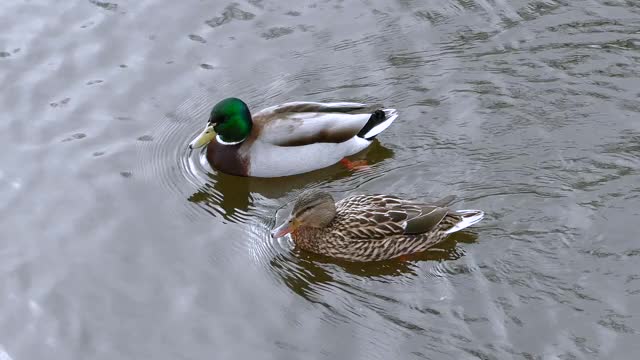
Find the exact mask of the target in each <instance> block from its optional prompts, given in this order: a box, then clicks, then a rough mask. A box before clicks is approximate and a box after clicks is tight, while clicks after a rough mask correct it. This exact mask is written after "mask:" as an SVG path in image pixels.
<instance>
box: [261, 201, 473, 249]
mask: <svg viewBox="0 0 640 360" xmlns="http://www.w3.org/2000/svg"><path fill="white" fill-rule="evenodd" d="M453 199H454V196H448V197H446V198H444V199H442V200H439V201H436V202H433V203H431V204H427V203H418V202H413V201H407V200H402V199H400V198H397V197H395V196H389V195H354V196H350V197H348V198H346V199H343V200H340V201H338V203H335V202H334V200H333V197H331V195H330V194H328V193H326V192H319V191H311V192H305V193H303V194H302V195H301V196H300V197H299V198H298V200H297V201H296V202H295V205H294V207H293V211H292V212H291V215H289V218H288V219H287V220H286V221H285V222H284V224H282V225H281V226H280V227H278V228H277V229H275V230H273V232H272V233H271V236H272V237H282V236H284V235H286V234H289V233H290V234H291V237H292V238H293V241H294V243H295V245H296V246H297V247H300V248H302V249H303V250H306V251H310V252H314V253H317V254H321V255H326V256H331V257H335V258H341V259H344V260H348V261H377V260H385V259H391V258H395V257H399V256H402V255H409V254H413V253H417V252H420V251H424V250H426V249H428V248H430V247H432V246H434V245H436V244H438V243H440V242H442V241H443V240H444V239H445V238H446V237H447V236H448V235H449V234H451V233H453V232H456V231H459V230H462V229H464V228H466V227H469V226H471V225H473V224H475V223H477V222H478V221H480V220H481V219H482V217H483V216H484V212H482V211H481V210H457V211H453V210H450V209H448V208H447V207H446V205H447V204H449V203H450V202H451V201H452V200H453Z"/></svg>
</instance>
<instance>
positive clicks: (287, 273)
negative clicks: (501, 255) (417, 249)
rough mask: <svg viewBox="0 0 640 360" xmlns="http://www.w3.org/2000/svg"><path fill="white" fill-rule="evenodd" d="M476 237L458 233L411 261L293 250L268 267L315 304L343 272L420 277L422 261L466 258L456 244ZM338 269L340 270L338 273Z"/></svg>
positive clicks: (293, 289) (470, 241) (466, 232)
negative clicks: (338, 256)
mask: <svg viewBox="0 0 640 360" xmlns="http://www.w3.org/2000/svg"><path fill="white" fill-rule="evenodd" d="M477 238H478V237H477V235H476V234H475V233H473V232H470V231H461V232H457V233H454V234H451V236H449V238H447V240H445V241H444V242H442V243H440V244H438V245H437V246H436V247H434V248H432V249H430V250H428V251H425V252H422V253H418V254H414V255H412V256H410V257H408V258H407V257H404V258H403V259H402V260H400V259H391V260H385V261H376V262H368V263H354V262H348V261H342V260H338V259H333V258H328V257H324V256H321V255H316V254H313V253H309V252H305V251H300V250H293V251H291V253H289V254H278V255H277V256H275V257H273V258H272V259H271V260H270V262H269V264H270V265H271V267H272V269H273V270H274V272H275V273H276V274H277V275H278V276H279V277H280V278H281V279H282V282H283V283H284V284H285V285H286V286H287V287H289V288H290V289H291V290H292V291H293V292H294V293H296V294H298V295H300V296H302V297H303V298H305V299H307V300H309V301H312V302H316V301H317V297H316V295H317V294H316V291H317V289H318V288H319V287H323V288H326V287H327V286H331V285H332V284H339V283H342V281H341V280H340V279H339V278H337V277H339V276H340V274H341V273H342V272H343V271H344V272H346V273H349V274H351V275H356V276H361V277H368V278H376V279H378V280H382V281H384V280H385V279H386V280H389V281H391V280H390V279H391V278H395V277H399V276H417V272H416V269H417V267H418V263H419V262H421V261H445V260H457V259H459V258H461V257H462V256H463V255H464V251H463V250H462V249H461V248H459V247H457V246H456V245H457V244H458V243H467V244H471V243H474V242H476V240H477ZM336 268H338V269H340V271H336ZM334 274H336V275H337V276H334Z"/></svg>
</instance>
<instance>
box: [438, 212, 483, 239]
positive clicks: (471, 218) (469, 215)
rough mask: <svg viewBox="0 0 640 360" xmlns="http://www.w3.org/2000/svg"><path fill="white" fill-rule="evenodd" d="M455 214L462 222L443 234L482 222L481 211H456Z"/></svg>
mask: <svg viewBox="0 0 640 360" xmlns="http://www.w3.org/2000/svg"><path fill="white" fill-rule="evenodd" d="M456 213H457V214H458V215H461V216H462V221H460V222H459V223H457V224H456V225H455V226H454V227H452V228H451V229H449V230H447V231H445V234H451V233H454V232H456V231H460V230H462V229H466V228H468V227H469V226H471V225H473V224H475V223H477V222H478V221H480V220H482V218H483V217H484V211H482V210H456Z"/></svg>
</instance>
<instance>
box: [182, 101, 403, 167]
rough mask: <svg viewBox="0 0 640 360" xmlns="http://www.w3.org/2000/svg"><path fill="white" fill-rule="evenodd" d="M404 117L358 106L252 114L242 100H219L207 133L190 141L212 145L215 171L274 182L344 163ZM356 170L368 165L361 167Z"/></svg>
mask: <svg viewBox="0 0 640 360" xmlns="http://www.w3.org/2000/svg"><path fill="white" fill-rule="evenodd" d="M397 117H398V112H397V110H396V109H381V108H379V107H374V106H371V105H367V104H362V103H355V102H328V103H323V102H305V101H297V102H288V103H284V104H281V105H276V106H271V107H268V108H265V109H263V110H260V111H258V112H257V113H255V114H253V115H252V114H251V111H250V110H249V107H248V105H247V104H246V103H245V102H244V101H242V100H240V99H239V98H233V97H232V98H226V99H224V100H221V101H220V102H218V103H217V104H216V105H215V106H214V107H213V109H212V110H211V113H210V115H209V118H208V120H207V124H206V125H205V128H204V130H202V132H201V133H200V134H199V135H197V136H196V138H195V139H193V141H191V142H190V143H189V148H190V149H192V150H193V149H198V148H202V147H204V146H206V158H207V161H208V162H209V165H211V167H213V168H214V169H217V170H219V171H222V172H224V173H227V174H231V175H237V176H246V177H263V178H273V177H282V176H289V175H297V174H302V173H306V172H311V171H313V170H317V169H321V168H325V167H328V166H331V165H334V164H336V163H338V162H342V163H343V164H344V165H345V166H347V167H349V165H350V164H349V162H348V160H347V161H345V160H346V157H348V156H351V155H354V154H356V153H358V152H360V151H362V150H364V149H366V148H367V147H368V146H369V145H370V144H371V143H372V142H373V140H374V139H375V138H376V136H377V135H379V134H380V133H381V132H382V131H383V130H385V129H386V128H388V127H389V125H391V123H392V122H393V121H394V120H395V119H396V118H397ZM356 166H362V164H358V165H356Z"/></svg>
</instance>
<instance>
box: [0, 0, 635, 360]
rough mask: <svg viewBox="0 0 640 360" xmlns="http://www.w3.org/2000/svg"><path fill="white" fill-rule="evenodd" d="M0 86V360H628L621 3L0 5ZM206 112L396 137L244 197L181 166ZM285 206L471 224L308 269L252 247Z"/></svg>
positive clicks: (401, 0)
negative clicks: (437, 241)
mask: <svg viewBox="0 0 640 360" xmlns="http://www.w3.org/2000/svg"><path fill="white" fill-rule="evenodd" d="M0 84H2V88H1V89H2V90H1V92H0V94H1V96H0V105H1V106H2V111H1V112H0V120H1V121H0V142H1V143H2V144H3V151H1V152H0V185H1V190H0V234H1V235H2V236H0V359H1V360H8V359H13V360H23V359H42V358H55V359H210V358H215V359H231V358H233V359H238V358H240V359H242V358H248V357H252V358H261V359H298V358H304V359H316V358H328V359H396V358H403V359H404V358H407V359H420V358H427V359H471V358H481V359H505V358H514V359H518V358H523V359H556V358H558V359H574V358H577V359H590V358H593V359H595V358H609V359H631V358H635V356H634V354H637V353H638V351H640V345H638V332H640V314H639V311H638V309H639V308H640V266H639V265H638V259H639V258H638V256H639V255H640V245H638V244H639V243H638V240H639V235H640V231H638V230H637V227H636V226H635V224H634V222H635V221H638V219H639V215H640V206H639V204H640V201H639V200H638V198H639V197H640V176H639V174H640V159H639V156H640V145H639V144H640V3H639V2H638V1H636V0H576V1H565V0H547V1H535V0H514V1H504V0H456V1H454V0H434V1H411V0H398V1H383V0H363V1H298V2H293V1H289V2H283V1H280V2H276V1H267V0H249V1H244V0H241V1H238V2H236V3H225V2H218V1H217V2H213V1H185V2H178V1H118V0H112V1H111V2H102V1H96V0H85V1H71V2H50V1H38V0H32V1H4V2H2V3H0ZM228 96H238V97H241V98H243V99H244V100H245V101H247V103H249V104H250V106H251V108H252V109H254V110H257V109H260V108H263V107H266V106H270V105H274V104H278V103H282V102H286V101H293V100H311V101H361V102H371V103H381V104H384V105H386V106H390V107H394V108H397V109H398V110H399V112H400V117H399V118H398V120H397V121H396V122H395V123H394V124H393V126H392V127H390V128H389V129H388V130H387V131H385V132H384V134H383V135H381V136H380V137H379V141H378V142H376V143H375V144H374V145H373V146H372V147H371V148H369V149H368V150H367V151H366V152H365V153H362V154H359V155H358V156H357V157H360V158H363V159H368V161H369V162H370V163H371V164H372V167H371V168H370V169H369V170H366V171H361V172H355V173H352V172H350V171H348V170H346V169H344V168H342V167H341V166H339V165H336V166H334V167H330V168H327V169H322V170H320V171H317V172H314V173H310V174H306V175H301V176H296V177H291V178H287V179H284V180H283V179H280V180H275V181H274V180H264V179H262V180H260V179H244V178H236V177H233V176H228V175H225V174H221V173H218V172H217V171H215V170H212V169H210V167H209V166H208V165H207V163H206V161H205V160H204V159H203V158H202V156H201V154H199V153H196V152H194V153H190V152H189V151H188V150H187V148H186V145H187V144H188V142H189V141H190V140H191V139H192V137H193V136H194V135H195V134H196V133H197V132H198V131H199V130H200V129H201V127H202V126H203V124H204V122H205V120H206V114H207V112H208V110H209V109H210V107H211V106H212V105H213V104H214V103H215V102H216V101H218V100H220V99H221V98H224V97H228ZM283 161H286V160H285V159H283ZM310 187H318V188H322V189H326V190H329V191H331V192H332V193H333V194H334V195H335V196H336V197H338V198H342V197H345V196H347V195H349V194H354V193H379V192H391V193H394V194H397V195H400V196H404V197H408V198H413V199H419V198H423V199H433V198H436V197H441V196H444V195H448V194H455V195H457V196H458V199H459V201H458V202H457V203H456V204H455V207H456V208H480V209H483V210H485V211H486V214H487V216H486V218H485V220H483V222H481V223H480V224H478V226H475V227H474V229H473V231H470V232H465V233H461V234H456V235H455V236H453V237H452V238H450V239H449V240H448V241H447V242H445V243H444V244H442V246H441V249H440V251H431V252H428V253H425V254H421V255H420V256H418V257H417V258H415V259H413V260H411V261H407V262H398V261H389V262H383V263H377V264H368V265H353V264H348V263H341V262H331V261H328V260H326V259H321V258H317V257H314V256H312V255H309V254H306V253H301V252H299V251H297V250H295V249H292V248H291V244H288V243H286V242H284V241H280V242H278V241H273V240H271V239H270V238H269V236H268V231H269V229H270V228H271V227H272V226H273V225H274V224H275V223H276V222H277V221H279V220H281V219H282V217H283V216H285V215H286V210H287V209H289V206H290V203H289V202H290V201H291V200H293V199H294V198H295V196H296V194H298V193H299V191H300V190H302V189H304V188H310Z"/></svg>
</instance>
